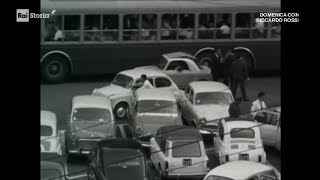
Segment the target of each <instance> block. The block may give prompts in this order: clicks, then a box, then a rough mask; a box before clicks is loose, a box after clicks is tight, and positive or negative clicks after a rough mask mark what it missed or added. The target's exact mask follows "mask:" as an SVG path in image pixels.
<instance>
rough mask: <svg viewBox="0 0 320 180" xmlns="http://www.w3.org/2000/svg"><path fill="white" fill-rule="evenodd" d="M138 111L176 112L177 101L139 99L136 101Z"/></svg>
mask: <svg viewBox="0 0 320 180" xmlns="http://www.w3.org/2000/svg"><path fill="white" fill-rule="evenodd" d="M137 112H138V113H163V114H176V113H177V103H176V102H174V101H164V100H141V101H139V102H138V110H137Z"/></svg>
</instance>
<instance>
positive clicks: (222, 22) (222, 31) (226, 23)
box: [216, 13, 231, 39]
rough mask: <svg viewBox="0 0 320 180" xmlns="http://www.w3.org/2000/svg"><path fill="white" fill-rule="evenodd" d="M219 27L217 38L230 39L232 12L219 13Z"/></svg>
mask: <svg viewBox="0 0 320 180" xmlns="http://www.w3.org/2000/svg"><path fill="white" fill-rule="evenodd" d="M216 27H217V28H218V30H217V34H216V38H217V39H230V38H231V14H230V13H228V14H227V13H223V14H222V13H221V14H217V25H216Z"/></svg>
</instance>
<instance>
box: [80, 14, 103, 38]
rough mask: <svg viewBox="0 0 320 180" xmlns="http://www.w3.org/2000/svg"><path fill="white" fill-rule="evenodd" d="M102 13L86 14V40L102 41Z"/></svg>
mask: <svg viewBox="0 0 320 180" xmlns="http://www.w3.org/2000/svg"><path fill="white" fill-rule="evenodd" d="M100 18H101V15H85V16H84V40H85V41H100V40H101V39H100V37H101V34H100V33H101V31H100V30H101V24H100V22H101V21H100Z"/></svg>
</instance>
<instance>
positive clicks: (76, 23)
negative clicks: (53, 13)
mask: <svg viewBox="0 0 320 180" xmlns="http://www.w3.org/2000/svg"><path fill="white" fill-rule="evenodd" d="M63 30H64V41H80V15H65V16H64V29H63Z"/></svg>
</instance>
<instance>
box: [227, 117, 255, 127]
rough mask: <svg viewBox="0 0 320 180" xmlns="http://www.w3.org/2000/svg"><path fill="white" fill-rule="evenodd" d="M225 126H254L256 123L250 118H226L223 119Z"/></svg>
mask: <svg viewBox="0 0 320 180" xmlns="http://www.w3.org/2000/svg"><path fill="white" fill-rule="evenodd" d="M224 120H225V123H226V126H227V127H229V128H230V129H232V128H249V127H252V128H255V127H256V126H257V125H258V123H257V122H256V121H255V120H253V119H250V118H226V119H224Z"/></svg>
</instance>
